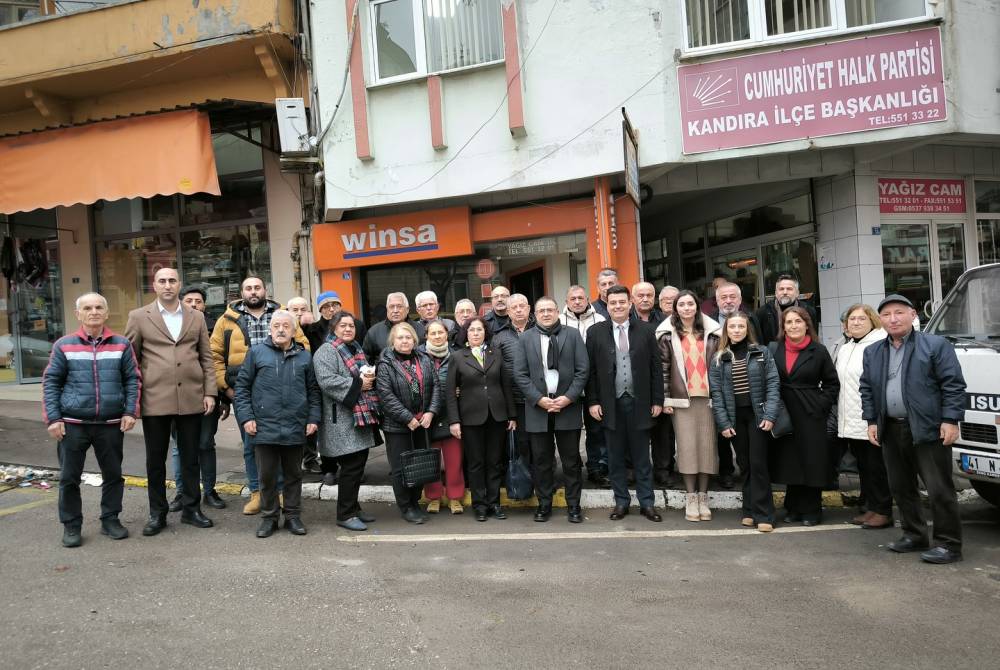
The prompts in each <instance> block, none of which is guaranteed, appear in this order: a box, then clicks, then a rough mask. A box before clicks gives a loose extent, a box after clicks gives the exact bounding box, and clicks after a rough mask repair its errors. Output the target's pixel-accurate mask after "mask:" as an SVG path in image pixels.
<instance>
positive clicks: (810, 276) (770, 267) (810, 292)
mask: <svg viewBox="0 0 1000 670" xmlns="http://www.w3.org/2000/svg"><path fill="white" fill-rule="evenodd" d="M761 251H762V253H763V261H764V267H763V274H764V298H763V299H762V300H761V304H763V303H764V302H766V301H767V300H771V299H772V298H774V285H775V284H776V283H777V282H778V277H780V276H781V275H792V276H793V277H795V278H796V279H798V280H799V294H800V295H801V296H802V298H803V299H804V300H808V301H809V302H810V303H811V304H812V306H813V307H815V308H816V313H817V316H819V277H818V275H817V271H816V268H817V265H816V243H815V240H814V238H813V237H812V236H809V237H803V238H799V239H796V240H788V241H785V242H777V243H775V244H765V245H763V246H762V247H761Z"/></svg>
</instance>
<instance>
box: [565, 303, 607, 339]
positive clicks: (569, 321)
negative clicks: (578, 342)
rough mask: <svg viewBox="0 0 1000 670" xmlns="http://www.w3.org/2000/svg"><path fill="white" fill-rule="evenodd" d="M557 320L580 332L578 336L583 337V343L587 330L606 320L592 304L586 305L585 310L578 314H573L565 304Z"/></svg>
mask: <svg viewBox="0 0 1000 670" xmlns="http://www.w3.org/2000/svg"><path fill="white" fill-rule="evenodd" d="M559 320H560V321H561V322H562V325H564V326H568V327H570V328H572V329H574V330H575V331H576V332H578V333H580V337H582V338H583V341H584V343H585V344H586V342H587V330H589V329H590V327H591V326H593V325H595V324H598V323H600V322H601V321H607V319H606V318H605V317H603V316H601V315H600V314H598V313H597V311H596V310H594V306H593V305H587V311H585V312H584V313H583V314H580V315H579V316H577V315H576V314H574V313H573V310H571V309H570V308H569V306H568V305H567V306H566V307H563V311H562V314H560V315H559Z"/></svg>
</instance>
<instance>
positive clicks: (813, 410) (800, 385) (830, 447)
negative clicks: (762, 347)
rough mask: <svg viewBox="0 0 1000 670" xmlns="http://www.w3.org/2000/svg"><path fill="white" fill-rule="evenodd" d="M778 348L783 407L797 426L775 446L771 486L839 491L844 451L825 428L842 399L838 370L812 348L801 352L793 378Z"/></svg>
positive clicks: (817, 347) (781, 343)
mask: <svg viewBox="0 0 1000 670" xmlns="http://www.w3.org/2000/svg"><path fill="white" fill-rule="evenodd" d="M773 346H774V351H773V355H774V364H775V365H776V366H777V367H778V377H779V379H780V380H781V401H782V402H783V403H784V404H785V409H787V410H788V415H789V417H790V418H791V420H792V431H793V432H792V433H791V434H790V435H786V436H784V437H781V438H779V439H777V440H775V441H774V443H773V444H772V446H771V451H770V457H771V458H770V461H771V463H770V466H771V480H772V481H774V482H777V483H779V484H796V485H801V486H814V487H823V488H826V487H831V488H836V481H837V479H836V466H837V462H838V461H839V460H840V449H839V448H837V445H836V444H835V443H834V442H833V441H832V440H830V439H829V438H828V437H827V432H826V422H827V417H828V415H829V413H830V409H831V408H832V407H833V405H834V403H836V402H837V396H838V394H839V393H840V380H839V379H838V378H837V369H836V368H835V367H834V366H833V360H832V359H831V358H830V354H829V353H828V352H827V350H826V347H824V346H822V345H820V344H818V343H817V342H810V343H809V345H808V346H806V348H805V349H803V350H802V351H800V352H799V355H798V358H796V359H795V367H793V368H792V371H791V373H789V372H788V366H787V365H786V363H785V342H784V340H779V341H777V342H775V343H774V345H773Z"/></svg>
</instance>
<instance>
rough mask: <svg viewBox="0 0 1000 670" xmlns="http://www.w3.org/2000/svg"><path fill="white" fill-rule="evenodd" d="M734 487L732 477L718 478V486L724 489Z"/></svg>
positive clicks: (721, 476)
mask: <svg viewBox="0 0 1000 670" xmlns="http://www.w3.org/2000/svg"><path fill="white" fill-rule="evenodd" d="M735 485H736V481H735V480H734V479H733V476H732V475H720V476H719V486H721V487H722V488H724V489H727V490H728V489H732V488H733V487H734V486H735Z"/></svg>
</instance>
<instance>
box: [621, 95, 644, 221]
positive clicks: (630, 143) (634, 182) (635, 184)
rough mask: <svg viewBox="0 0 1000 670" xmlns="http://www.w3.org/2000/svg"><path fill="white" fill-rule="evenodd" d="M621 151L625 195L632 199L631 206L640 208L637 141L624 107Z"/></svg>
mask: <svg viewBox="0 0 1000 670" xmlns="http://www.w3.org/2000/svg"><path fill="white" fill-rule="evenodd" d="M622 149H623V153H624V156H625V194H626V195H627V196H628V197H630V198H631V199H632V204H633V205H635V206H636V207H642V198H641V196H640V195H639V188H640V186H639V139H638V138H637V137H636V134H635V130H634V129H633V128H632V121H631V120H630V119H629V118H628V113H627V112H626V111H625V108H624V107H622Z"/></svg>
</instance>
